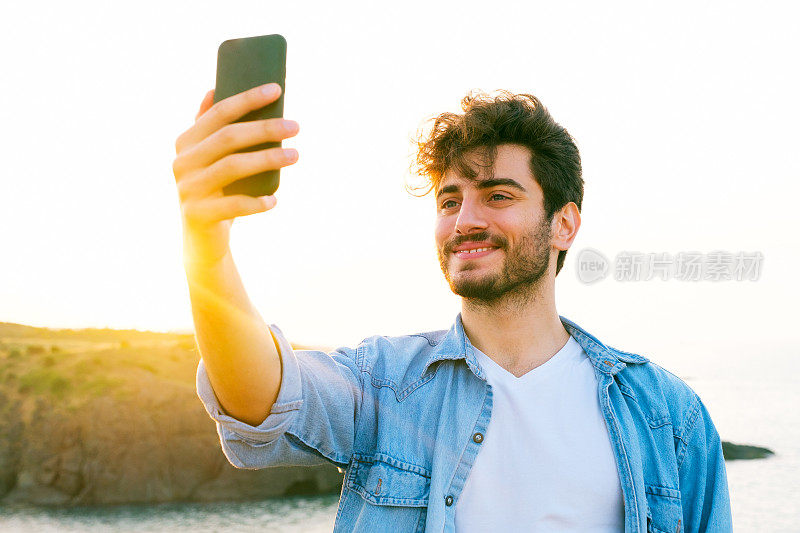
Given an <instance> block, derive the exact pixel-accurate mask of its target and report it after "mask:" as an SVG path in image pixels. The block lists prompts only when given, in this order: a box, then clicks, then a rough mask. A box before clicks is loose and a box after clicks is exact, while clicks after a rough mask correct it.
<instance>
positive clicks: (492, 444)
mask: <svg viewBox="0 0 800 533" xmlns="http://www.w3.org/2000/svg"><path fill="white" fill-rule="evenodd" d="M473 350H474V353H475V356H476V357H477V359H478V362H479V363H480V365H481V367H482V368H483V369H484V371H485V372H486V375H487V379H488V381H489V384H490V385H491V386H492V398H493V403H492V416H491V419H490V421H489V425H488V427H487V429H486V435H484V439H483V441H482V443H481V445H480V446H481V449H480V451H479V452H478V456H477V458H476V460H475V464H474V465H473V466H472V469H471V471H470V473H469V476H468V477H467V481H466V484H465V485H464V490H463V491H462V493H461V495H460V496H459V498H458V501H457V502H456V510H455V522H456V531H457V532H458V533H470V532H486V531H502V532H514V531H543V532H544V531H546V532H557V531H581V532H585V533H601V532H602V533H608V532H611V531H613V532H620V531H623V530H624V518H625V517H624V504H623V499H622V487H621V485H620V481H619V475H618V473H617V466H616V461H615V459H614V452H613V449H612V447H611V440H610V437H609V433H608V430H607V428H606V423H605V420H604V419H603V414H602V411H601V410H600V400H599V394H598V383H597V378H596V376H595V373H594V368H593V367H592V363H591V361H590V360H589V357H588V356H587V355H586V352H584V351H583V348H581V346H580V344H578V342H577V341H576V340H575V339H573V338H572V337H570V338H569V340H568V341H567V343H566V344H565V345H564V347H563V348H561V350H559V351H558V353H556V354H555V355H554V356H553V357H551V358H550V359H549V360H548V361H547V362H545V363H544V364H542V365H540V366H538V367H536V368H534V369H533V370H531V371H529V372H528V373H526V374H524V375H523V376H521V377H519V378H518V377H516V376H514V375H513V374H511V373H510V372H508V371H507V370H505V369H504V368H503V367H501V366H500V365H498V364H497V363H495V362H494V361H493V360H492V359H491V358H489V357H488V356H487V355H486V354H484V353H482V352H481V351H480V350H478V349H477V348H474V347H473Z"/></svg>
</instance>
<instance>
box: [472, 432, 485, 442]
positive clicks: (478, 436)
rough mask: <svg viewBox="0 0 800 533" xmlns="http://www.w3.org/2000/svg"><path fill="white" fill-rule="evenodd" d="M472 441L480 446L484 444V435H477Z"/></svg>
mask: <svg viewBox="0 0 800 533" xmlns="http://www.w3.org/2000/svg"><path fill="white" fill-rule="evenodd" d="M472 440H474V441H475V442H477V443H478V444H480V443H481V442H483V433H475V434H474V435H473V436H472Z"/></svg>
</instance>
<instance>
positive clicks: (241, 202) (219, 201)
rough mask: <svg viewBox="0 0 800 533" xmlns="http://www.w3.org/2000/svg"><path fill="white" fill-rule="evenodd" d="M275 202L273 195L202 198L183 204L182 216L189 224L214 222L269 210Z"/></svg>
mask: <svg viewBox="0 0 800 533" xmlns="http://www.w3.org/2000/svg"><path fill="white" fill-rule="evenodd" d="M277 202H278V200H277V198H275V196H262V197H253V196H247V195H244V194H236V195H233V196H221V197H214V198H203V199H199V200H195V201H192V202H187V203H185V204H183V216H184V218H185V219H186V221H187V222H188V223H190V224H197V225H206V224H215V223H217V222H221V221H223V220H228V219H232V218H236V217H242V216H247V215H253V214H255V213H263V212H264V211H269V210H270V209H272V208H273V207H275V204H276V203H277Z"/></svg>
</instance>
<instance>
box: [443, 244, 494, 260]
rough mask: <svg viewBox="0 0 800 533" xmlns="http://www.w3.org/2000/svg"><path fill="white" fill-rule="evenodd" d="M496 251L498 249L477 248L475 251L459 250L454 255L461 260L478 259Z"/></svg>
mask: <svg viewBox="0 0 800 533" xmlns="http://www.w3.org/2000/svg"><path fill="white" fill-rule="evenodd" d="M495 250H497V248H490V247H486V248H475V249H473V250H459V251H456V252H453V255H454V256H456V257H458V258H459V259H478V258H479V257H485V256H487V255H489V254H491V253H492V252H494V251H495Z"/></svg>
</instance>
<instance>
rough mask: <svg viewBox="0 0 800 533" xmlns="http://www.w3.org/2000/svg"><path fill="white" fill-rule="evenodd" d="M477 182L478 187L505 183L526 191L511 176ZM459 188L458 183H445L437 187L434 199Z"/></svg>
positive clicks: (457, 190)
mask: <svg viewBox="0 0 800 533" xmlns="http://www.w3.org/2000/svg"><path fill="white" fill-rule="evenodd" d="M477 183H478V185H477V188H478V189H491V188H492V187H497V186H498V185H507V186H509V187H513V188H514V189H518V190H520V191H522V192H528V191H526V190H525V187H523V186H522V185H521V184H520V183H519V182H518V181H516V180H512V179H511V178H491V179H488V180H481V181H479V182H477ZM460 190H461V188H460V187H459V186H458V185H447V186H446V187H442V188H441V189H439V192H437V193H436V199H437V200H438V199H439V197H440V196H442V195H443V194H447V193H451V192H459V191H460Z"/></svg>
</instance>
